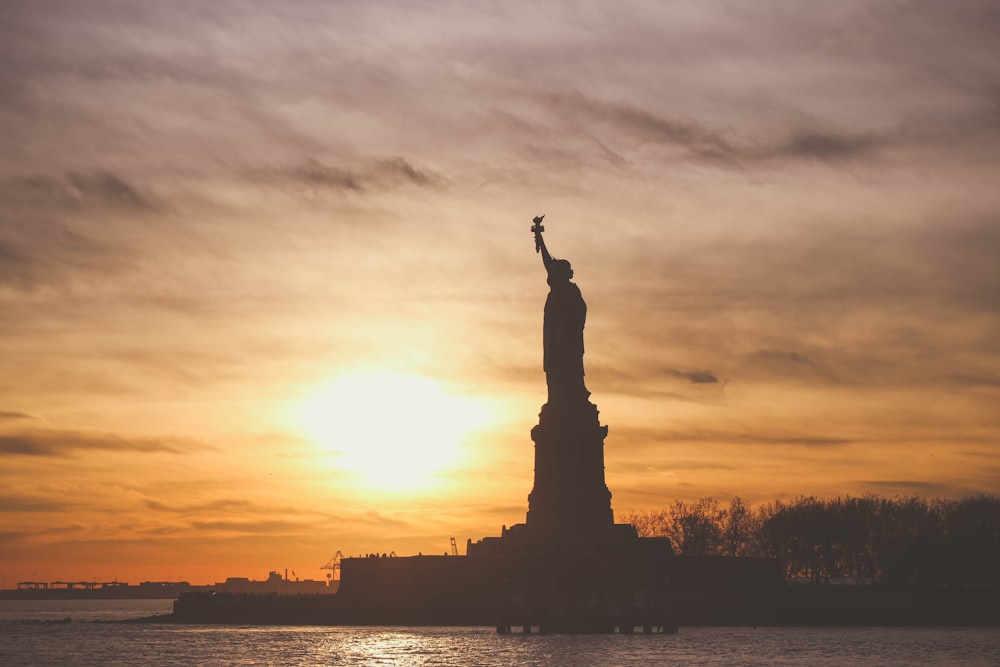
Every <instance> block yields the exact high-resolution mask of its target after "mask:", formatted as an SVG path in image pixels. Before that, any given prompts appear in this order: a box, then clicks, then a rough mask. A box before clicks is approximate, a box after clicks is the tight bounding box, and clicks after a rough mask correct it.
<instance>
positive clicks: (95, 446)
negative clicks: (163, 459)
mask: <svg viewBox="0 0 1000 667" xmlns="http://www.w3.org/2000/svg"><path fill="white" fill-rule="evenodd" d="M210 447H211V446H210V445H206V444H204V443H201V442H198V441H195V440H190V439H184V438H162V439H157V438H126V437H123V436H120V435H115V434H112V433H85V432H79V431H59V430H35V431H26V432H22V433H18V434H0V456H37V457H55V458H66V457H78V456H82V455H85V454H87V453H92V452H119V453H129V452H132V453H156V452H162V453H168V454H182V453H186V452H191V451H194V450H200V449H206V448H210Z"/></svg>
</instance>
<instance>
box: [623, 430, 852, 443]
mask: <svg viewBox="0 0 1000 667" xmlns="http://www.w3.org/2000/svg"><path fill="white" fill-rule="evenodd" d="M614 435H615V437H618V438H621V439H623V440H626V441H629V442H634V443H636V444H638V443H647V445H652V444H656V445H660V444H663V443H710V444H716V445H748V446H758V445H765V446H770V445H778V446H793V447H807V448H813V447H842V446H845V445H850V444H852V443H854V442H855V440H854V439H853V438H848V437H829V436H817V435H811V434H807V433H781V432H767V431H765V430H761V431H754V430H746V431H736V430H732V431H721V430H710V429H697V430H686V431H680V430H672V429H669V428H663V429H658V428H649V427H634V426H624V425H623V426H615V427H614Z"/></svg>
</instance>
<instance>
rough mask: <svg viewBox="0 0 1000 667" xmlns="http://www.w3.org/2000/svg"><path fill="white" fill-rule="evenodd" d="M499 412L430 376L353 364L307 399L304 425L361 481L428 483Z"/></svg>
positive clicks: (374, 484)
mask: <svg viewBox="0 0 1000 667" xmlns="http://www.w3.org/2000/svg"><path fill="white" fill-rule="evenodd" d="M491 418H492V415H491V413H490V411H489V409H488V408H487V406H486V405H485V403H484V402H483V401H482V400H480V399H475V398H470V397H465V396H456V395H454V394H450V393H448V392H447V391H446V389H445V387H444V385H443V384H442V383H440V382H438V381H436V380H432V379H430V378H427V377H423V376H419V375H411V374H403V373H397V372H389V371H353V372H350V373H346V374H343V375H341V376H339V377H337V378H335V379H334V380H332V381H330V382H329V383H326V384H324V385H322V386H321V387H319V388H318V389H317V390H315V391H314V392H313V393H312V394H311V396H310V397H309V398H307V399H306V400H305V401H303V402H302V404H301V405H300V406H299V410H298V421H299V424H300V428H301V429H302V431H303V432H304V433H305V434H306V435H307V436H308V437H309V438H310V440H312V441H313V442H314V443H316V444H317V445H318V446H320V447H322V448H323V449H324V450H325V451H326V452H328V453H329V454H330V455H331V456H332V458H331V461H330V463H331V465H332V466H333V467H336V468H340V469H342V470H345V471H349V472H350V473H352V474H353V475H354V477H353V479H354V481H355V482H356V484H357V486H359V487H361V488H366V489H371V490H377V491H383V492H408V491H416V490H422V489H427V488H429V487H432V486H434V485H435V484H436V483H438V482H439V475H440V474H441V473H444V472H447V471H448V470H450V469H453V468H454V467H455V466H456V465H458V464H459V462H460V461H461V458H462V443H463V442H464V441H465V440H466V439H467V438H468V436H469V435H470V434H472V433H473V432H475V431H477V430H481V429H483V428H485V427H486V426H487V424H488V423H489V422H490V421H491Z"/></svg>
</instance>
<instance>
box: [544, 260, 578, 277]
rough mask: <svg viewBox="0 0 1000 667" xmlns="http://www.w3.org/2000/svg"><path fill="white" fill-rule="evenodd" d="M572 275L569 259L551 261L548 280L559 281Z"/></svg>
mask: <svg viewBox="0 0 1000 667" xmlns="http://www.w3.org/2000/svg"><path fill="white" fill-rule="evenodd" d="M572 277H573V267H572V266H570V263H569V260H566V259H557V260H554V261H553V262H552V268H551V269H550V270H549V282H553V281H555V282H561V281H564V280H569V279H570V278H572Z"/></svg>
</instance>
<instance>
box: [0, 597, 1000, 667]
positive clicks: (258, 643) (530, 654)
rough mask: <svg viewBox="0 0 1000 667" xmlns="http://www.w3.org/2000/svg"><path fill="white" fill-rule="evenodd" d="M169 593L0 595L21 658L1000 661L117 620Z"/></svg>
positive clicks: (840, 637) (737, 641)
mask: <svg viewBox="0 0 1000 667" xmlns="http://www.w3.org/2000/svg"><path fill="white" fill-rule="evenodd" d="M171 606H172V601H170V600H44V601H42V600H0V663H2V664H3V665H7V666H13V665H66V664H74V665H462V666H466V665H621V666H625V665H831V666H833V665H837V666H840V665H873V664H874V665H997V664H1000V629H997V628H895V627H894V628H883V627H867V628H850V627H848V628H763V627H762V628H756V629H755V628H749V627H732V628H727V627H709V628H700V627H681V629H680V632H678V633H677V634H673V635H641V634H639V635H584V636H580V635H529V636H525V635H520V634H513V635H497V634H496V631H495V629H493V628H485V627H474V628H368V627H360V628H359V627H286V626H209V625H171V624H162V623H121V622H118V621H123V620H128V619H135V618H142V617H148V616H151V615H155V614H164V613H168V612H169V611H170V609H171Z"/></svg>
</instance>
